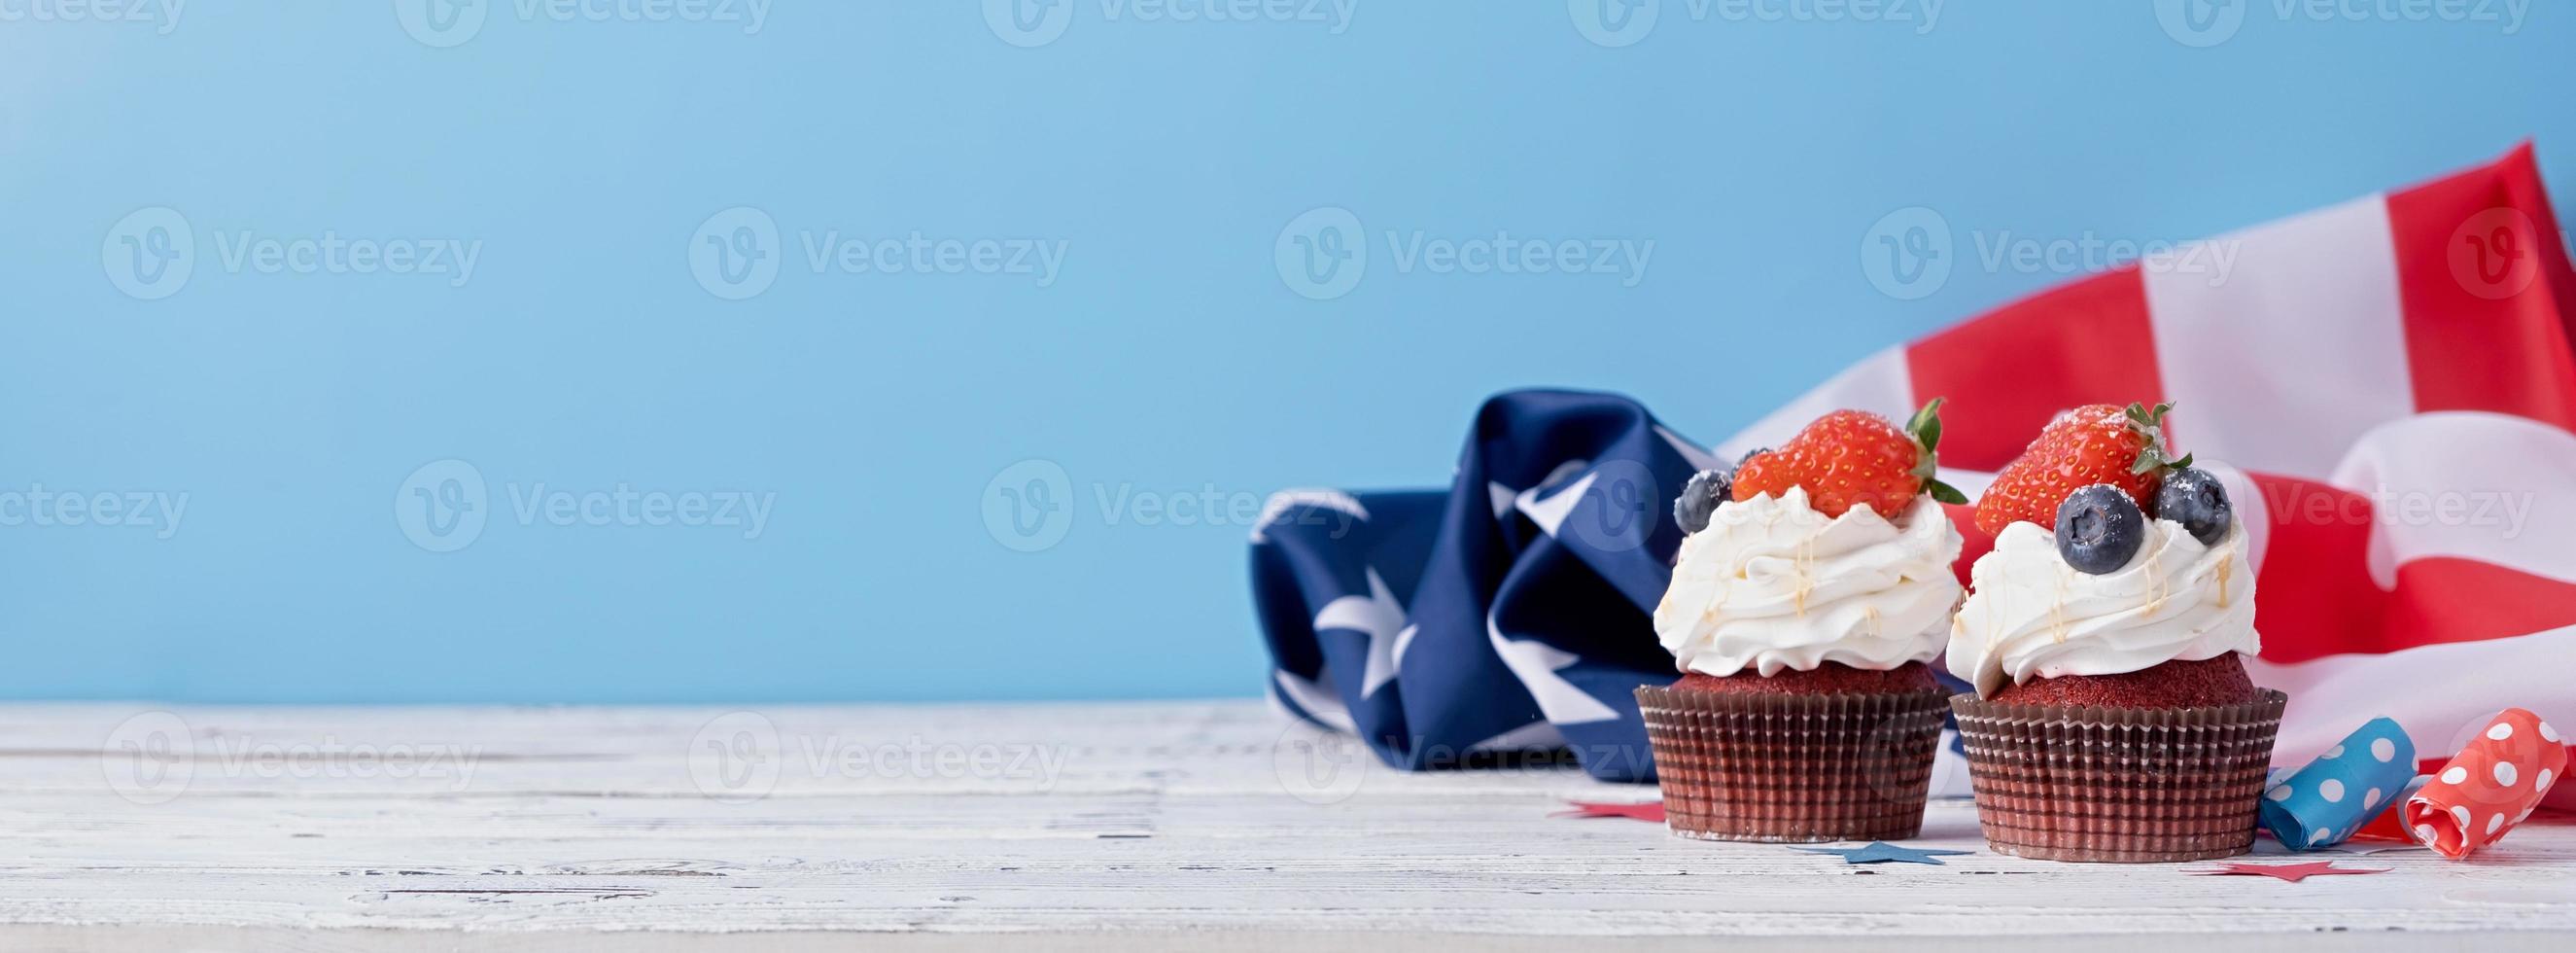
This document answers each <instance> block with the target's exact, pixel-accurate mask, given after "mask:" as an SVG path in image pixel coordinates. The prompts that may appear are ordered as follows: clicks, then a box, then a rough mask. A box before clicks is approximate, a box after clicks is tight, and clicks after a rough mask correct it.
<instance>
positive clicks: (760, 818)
mask: <svg viewBox="0 0 2576 953" xmlns="http://www.w3.org/2000/svg"><path fill="white" fill-rule="evenodd" d="M1317 742H1318V737H1317V736H1316V735H1314V734H1312V733H1310V732H1308V731H1306V730H1304V729H1300V728H1293V727H1290V726H1289V725H1288V724H1287V722H1285V721H1284V720H1283V719H1281V718H1280V717H1278V716H1276V715H1274V714H1272V713H1271V712H1269V711H1267V710H1266V709H1264V708H1263V707H1262V706H1261V705H1259V704H1258V703H1253V702H1221V703H1152V704H1105V705H1048V706H951V707H942V706H917V707H829V708H820V707H817V708H793V707H780V708H767V709H762V710H760V711H758V712H733V711H730V710H727V709H697V708H576V709H543V708H298V709H282V708H175V709H167V710H152V709H146V708H141V707H137V706H131V705H16V706H0V844H5V848H0V949H9V950H21V949H36V950H122V949H168V948H188V949H201V950H207V949H222V950H229V949H243V950H248V949H263V950H266V949H316V950H358V949H389V950H447V949H505V950H522V949H524V950H590V949H620V950H630V949H645V950H735V949H753V948H759V949H770V948H777V949H835V950H838V949H851V948H866V947H871V946H883V947H887V948H893V949H936V950H948V949H976V950H981V949H1001V948H1015V947H1029V948H1046V949H1065V948H1077V949H1103V950H1107V949H1117V950H1133V949H1205V948H1209V947H1210V946H1212V945H1224V946H1229V947H1239V948H1265V949H1301V950H1311V949H1330V948H1335V947H1339V948H1343V949H1354V948H1358V946H1359V945H1360V944H1374V943H1402V944H1403V946H1399V945H1388V946H1385V947H1383V948H1384V949H1390V950H1391V949H1398V948H1404V946H1411V945H1418V944H1419V943H1420V941H1422V940H1423V939H1424V938H1426V937H1434V936H1437V937H1440V938H1441V940H1442V942H1444V943H1446V944H1449V945H1471V946H1474V947H1480V948H1483V947H1498V948H1506V949H1528V950H1541V949H1545V950H1558V949H1567V948H1595V947H1614V946H1615V947H1634V948H1649V949H1667V948H1669V949H1685V948H1687V949H1708V948H1710V943H1709V940H1708V938H1710V937H1730V938H1734V939H1735V942H1733V943H1731V944H1730V945H1731V946H1733V947H1739V948H1742V947H1751V948H1765V947H1796V946H1810V945H1813V944H1814V942H1815V941H1816V940H1817V939H1819V938H1831V939H1832V940H1833V941H1834V945H1836V946H1838V947H1851V946H1863V947H1866V946H1887V947H1891V948H1893V947H1902V948H1906V949H1924V948H1931V949H1978V950H1984V949H1995V948H2003V947H2014V946H2030V947H2036V948H2045V949H2052V950H2069V949H2076V948H2084V949H2092V948H2100V947H2101V946H2104V945H2108V946H2112V947H2115V948H2137V949H2169V948H2172V947H2173V945H2174V940H2175V937H2174V936H2173V935H2175V934H2201V935H2206V936H2202V937H2199V938H2196V939H2194V940H2193V941H2192V942H2194V943H2195V944H2198V945H2201V946H2205V947H2208V948H2213V949H2227V948H2237V947H2244V948H2273V947H2277V946H2281V945H2289V944H2293V943H2296V942H2299V941H2309V942H2316V943H2319V944H2331V945H2333V946H2335V947H2336V948H2350V947H2354V946H2365V947H2377V948H2385V949H2427V948H2433V949H2445V948H2462V949H2478V950H2494V949H2514V948H2533V949H2566V948H2568V944H2569V943H2570V941H2571V940H2576V826H2566V825H2556V824H2542V823H2540V822H2538V821H2535V822H2534V824H2533V825H2530V826H2526V827H2525V828H2524V829H2522V830H2519V831H2516V832H2515V833H2514V834H2513V835H2512V836H2511V837H2510V838H2508V839H2507V840H2506V841H2505V843H2504V844H2503V845H2502V846H2501V848H2500V849H2499V850H2497V851H2496V852H2495V853H2494V854H2493V855H2492V856H2482V857H2480V858H2479V859H2477V860H2474V861H2471V862H2465V863H2452V862H2446V861H2442V860H2439V859H2437V858H2435V857H2433V856H2432V855H2431V854H2429V853H2426V852H2423V851H2406V852H2396V853H2380V854H2373V855H2369V856H2355V855H2349V854H2328V855H2323V856H2325V857H2328V858H2331V859H2335V860H2338V861H2341V862H2342V863H2343V864H2345V865H2347V866H2365V867H2393V868H2395V871H2394V872H2392V873H2388V874H2382V875H2377V876H2368V877H2324V878H2315V879H2311V880H2308V881H2305V882H2302V883H2284V882H2278V881H2273V880H2269V879H2262V878H2245V877H2190V876H2185V875H2183V873H2182V871H2183V870H2185V869H2197V868H2199V867H2203V866H2206V865H2174V866H2141V867H2126V866H2091V865H2067V864H2051V863H2045V862H2039V861H2027V860H2019V859H2015V858H2009V857H2000V856H1996V855H1993V854H1990V853H1984V852H1980V853H1978V854H1975V855H1972V856H1964V857H1951V858H1948V864H1947V865H1946V866H1940V867H1932V866H1917V865H1905V864H1884V865H1877V866H1871V867H1849V866H1845V865H1844V864H1843V863H1842V862H1841V861H1840V860H1838V859H1836V858H1833V857H1829V856H1817V855H1810V854H1802V853H1797V852H1794V851H1790V850H1788V849H1785V848H1782V847H1775V846H1763V845H1735V844H1707V843H1698V842H1692V841H1685V840H1680V839H1677V838H1673V837H1670V836H1669V835H1667V834H1665V832H1664V831H1663V829H1662V827H1661V826H1660V825H1651V824H1645V823H1640V822H1636V821H1630V820H1622V819H1600V820H1572V819H1552V818H1550V817H1548V816H1547V815H1548V814H1549V813H1550V812H1551V811H1553V810H1556V809H1558V808H1560V807H1561V806H1562V802H1563V801H1564V800H1566V799H1569V798H1581V799H1589V800H1616V801H1627V800H1646V799H1651V798H1652V797H1653V794H1654V792H1653V790H1652V789H1651V788H1640V787H1629V786H1615V785H1604V784H1598V783H1594V782H1592V781H1590V780H1587V779H1586V778H1584V777H1583V776H1582V775H1581V774H1579V773H1577V772H1574V771H1571V770H1519V771H1509V772H1504V771H1485V772H1468V773H1446V774H1437V775H1407V774H1402V773H1398V772H1394V771H1390V770H1387V769H1385V768H1383V767H1379V766H1377V765H1375V764H1374V762H1372V761H1370V760H1368V759H1366V758H1365V756H1363V755H1361V754H1360V753H1359V752H1358V751H1357V750H1356V749H1355V748H1351V747H1348V746H1347V745H1342V744H1338V743H1334V742H1331V741H1329V740H1326V741H1325V742H1324V743H1323V744H1321V745H1318V744H1317ZM1917 846H1933V847H1951V848H1971V849H1974V848H1981V847H1982V843H1981V842H1980V841H1979V840H1978V838H1977V836H1976V823H1975V817H1974V812H1973V810H1972V809H1971V808H1970V807H1968V806H1967V805H1966V804H1965V803H1961V802H1946V803H1936V805H1935V807H1934V808H1933V809H1932V812H1931V815H1930V818H1929V822H1928V824H1927V825H1926V830H1925V836H1924V838H1923V839H1922V840H1921V841H1919V842H1917ZM2255 859H2257V860H2274V861H2276V860H2278V858H2255ZM750 931H762V932H759V933H758V934H757V935H752V934H751V933H750ZM2070 934H2082V935H2088V939H2086V940H2085V941H2083V943H2082V944H2080V945H2077V944H2071V943H2070V942H2069V941H2067V940H2065V939H2063V938H2062V937H2064V936H2065V935H2070ZM2053 937H2054V938H2053ZM1568 938H1575V939H1568ZM1406 940H1410V941H1412V942H1411V943H1404V941H1406ZM755 941H756V942H755Z"/></svg>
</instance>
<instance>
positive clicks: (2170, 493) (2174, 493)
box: [2156, 468, 2236, 546]
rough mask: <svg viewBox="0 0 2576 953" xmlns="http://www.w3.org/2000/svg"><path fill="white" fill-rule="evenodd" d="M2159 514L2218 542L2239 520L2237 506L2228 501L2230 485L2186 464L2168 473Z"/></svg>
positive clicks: (2204, 541) (2197, 535)
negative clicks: (2228, 487) (2182, 467)
mask: <svg viewBox="0 0 2576 953" xmlns="http://www.w3.org/2000/svg"><path fill="white" fill-rule="evenodd" d="M2156 518H2157V519H2160V520H2172V521H2174V522H2176V523H2181V524H2182V528H2183V529H2185V530H2187V531H2189V532H2190V533H2191V538H2193V539H2197V540H2199V541H2200V542H2201V544H2202V545H2205V546H2216V545H2218V541H2219V540H2222V539H2226V538H2227V528H2228V527H2229V526H2232V525H2234V524H2235V522H2236V507H2235V506H2233V505H2230V504H2229V503H2228V502H2227V487H2226V486H2225V485H2223V484H2220V483H2219V482H2218V478H2217V477H2214V476H2211V475H2209V471H2207V470H2194V469H2190V468H2184V469H2181V470H2176V471H2174V472H2172V473H2168V474H2165V488H2164V489H2161V490H2158V491H2156Z"/></svg>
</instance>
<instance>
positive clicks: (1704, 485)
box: [1673, 470, 1735, 533]
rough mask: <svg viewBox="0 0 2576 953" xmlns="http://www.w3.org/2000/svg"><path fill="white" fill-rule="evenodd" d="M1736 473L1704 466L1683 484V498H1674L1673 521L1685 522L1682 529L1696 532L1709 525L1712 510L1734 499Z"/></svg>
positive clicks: (1713, 511) (1687, 531) (1714, 510)
mask: <svg viewBox="0 0 2576 953" xmlns="http://www.w3.org/2000/svg"><path fill="white" fill-rule="evenodd" d="M1734 492H1735V474H1733V473H1731V472H1728V471H1725V470H1701V471H1700V472H1698V473H1696V474H1693V475H1692V476H1691V478H1690V482H1689V483H1687V484H1684V485H1683V486H1682V495H1681V498H1680V499H1677V500H1674V501H1673V521H1674V522H1676V523H1680V524H1682V532H1685V533H1696V532H1699V531H1700V530H1704V529H1707V528H1708V517H1709V514H1711V513H1715V512H1717V505H1718V504H1720V503H1724V502H1726V501H1727V500H1730V499H1733V498H1734V497H1733V494H1734Z"/></svg>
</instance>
